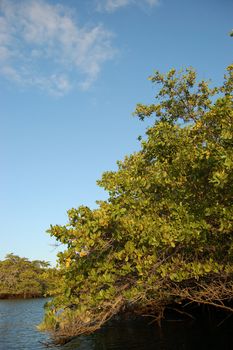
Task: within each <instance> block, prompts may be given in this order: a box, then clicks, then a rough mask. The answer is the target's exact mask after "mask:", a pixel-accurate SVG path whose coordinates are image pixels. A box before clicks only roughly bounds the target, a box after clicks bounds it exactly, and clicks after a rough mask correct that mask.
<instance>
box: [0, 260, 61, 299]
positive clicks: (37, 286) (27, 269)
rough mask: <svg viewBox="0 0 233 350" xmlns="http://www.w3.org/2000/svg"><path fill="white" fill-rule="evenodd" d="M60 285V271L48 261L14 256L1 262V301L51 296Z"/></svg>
mask: <svg viewBox="0 0 233 350" xmlns="http://www.w3.org/2000/svg"><path fill="white" fill-rule="evenodd" d="M58 285H59V276H58V271H57V270H56V269H55V268H52V267H50V264H49V263H48V262H46V261H41V260H33V261H30V260H28V259H27V258H22V257H19V256H17V255H14V254H8V255H7V256H6V257H5V259H4V260H2V261H0V299H13V298H38V297H46V296H51V295H54V294H56V292H57V289H58Z"/></svg>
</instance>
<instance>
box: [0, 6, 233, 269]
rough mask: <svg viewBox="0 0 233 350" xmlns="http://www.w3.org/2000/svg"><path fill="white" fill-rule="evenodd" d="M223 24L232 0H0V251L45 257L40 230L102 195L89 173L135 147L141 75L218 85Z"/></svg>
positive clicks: (146, 91) (146, 98)
mask: <svg viewBox="0 0 233 350" xmlns="http://www.w3.org/2000/svg"><path fill="white" fill-rule="evenodd" d="M232 28H233V2H232V0H221V1H220V0H218V1H217V0H205V1H203V0H195V1H194V0H159V1H158V0H140V1H139V0H85V1H84V0H66V1H55V0H41V1H40V0H25V1H24V0H20V1H16V0H15V1H14V0H0V96H1V112H0V122H1V129H0V130H1V137H0V159H1V163H0V164H1V172H0V187H1V196H0V212H1V223H0V227H1V231H0V259H3V258H4V256H5V255H6V254H7V253H9V252H13V253H15V254H18V255H20V256H25V257H28V258H29V259H43V260H48V261H51V262H52V263H53V264H54V263H55V261H56V254H57V253H58V251H59V248H57V249H55V248H54V247H53V244H54V243H55V241H54V240H53V239H51V238H50V237H49V235H48V234H46V233H45V231H46V229H48V228H49V226H50V224H65V223H66V222H67V216H66V210H68V209H70V208H72V207H78V206H79V205H82V204H83V205H88V206H90V207H91V208H94V207H95V201H96V200H98V199H104V198H106V195H107V194H106V193H105V192H104V191H103V190H102V189H100V188H98V187H97V185H96V180H97V179H99V178H100V177H101V174H102V173H103V172H104V171H106V170H113V169H116V168H117V167H116V161H117V160H120V159H123V157H124V156H125V155H126V154H129V153H132V152H134V151H136V150H138V149H139V147H140V144H139V142H138V141H137V137H138V135H140V134H143V133H144V131H145V128H146V123H141V122H139V121H138V120H137V119H136V118H133V117H132V112H133V111H134V108H135V105H136V103H138V102H141V103H150V102H152V101H153V96H154V95H155V90H154V87H153V86H152V85H151V83H150V82H149V81H148V79H147V78H148V76H149V75H151V74H153V71H154V70H156V69H158V70H161V71H162V72H166V71H167V70H168V69H170V68H172V67H175V68H178V69H180V68H182V67H183V68H184V67H187V66H193V67H194V68H195V69H196V70H197V71H198V74H199V77H200V78H201V79H202V78H204V79H208V78H211V79H212V80H213V82H214V84H220V83H221V81H222V77H223V74H224V71H225V68H226V66H227V65H229V64H230V63H231V62H232V57H233V55H232V54H233V39H232V38H230V36H229V35H228V34H229V32H230V31H231V29H232Z"/></svg>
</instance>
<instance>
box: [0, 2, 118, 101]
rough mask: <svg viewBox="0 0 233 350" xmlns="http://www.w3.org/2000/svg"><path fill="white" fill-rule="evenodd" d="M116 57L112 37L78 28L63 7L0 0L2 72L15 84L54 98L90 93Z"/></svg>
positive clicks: (103, 31)
mask: <svg viewBox="0 0 233 350" xmlns="http://www.w3.org/2000/svg"><path fill="white" fill-rule="evenodd" d="M114 55H115V50H114V48H113V46H112V34H111V33H110V32H109V31H108V30H106V29H105V28H104V27H103V26H101V25H97V26H93V27H91V28H90V27H85V26H80V25H78V24H77V20H75V16H74V14H73V13H72V10H70V9H69V8H67V7H65V6H61V5H52V4H49V3H48V2H45V1H44V0H22V1H19V2H17V1H14V0H1V1H0V74H1V75H2V76H4V77H5V78H7V79H9V80H11V81H14V82H16V83H18V84H21V85H23V86H36V87H38V88H40V89H42V90H46V91H48V92H50V93H52V94H55V95H64V94H65V93H67V92H69V91H70V90H71V89H72V88H73V87H74V86H76V85H78V86H79V87H80V88H82V89H88V88H89V87H90V86H91V84H92V83H93V82H94V81H95V79H96V78H97V76H98V74H99V72H100V70H101V68H102V65H103V64H104V62H106V61H107V60H109V59H111V58H113V57H114Z"/></svg>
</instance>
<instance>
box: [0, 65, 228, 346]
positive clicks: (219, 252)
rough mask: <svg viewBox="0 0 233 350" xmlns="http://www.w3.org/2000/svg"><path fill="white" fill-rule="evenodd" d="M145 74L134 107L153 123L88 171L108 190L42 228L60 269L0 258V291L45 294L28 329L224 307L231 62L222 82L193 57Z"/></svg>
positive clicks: (93, 326)
mask: <svg viewBox="0 0 233 350" xmlns="http://www.w3.org/2000/svg"><path fill="white" fill-rule="evenodd" d="M150 80H151V82H152V83H153V84H154V85H156V87H157V90H156V91H157V95H156V101H155V102H154V103H152V104H150V105H143V104H138V105H137V107H136V111H135V116H137V117H138V118H139V119H140V120H142V121H143V120H144V119H145V118H149V117H150V118H152V117H153V118H154V124H153V125H152V126H151V127H149V128H148V129H147V131H146V138H145V139H142V138H141V137H139V140H140V141H141V149H140V150H139V151H138V152H135V153H133V154H131V155H129V156H126V157H125V159H124V160H123V161H119V162H118V163H117V164H118V170H117V171H109V172H105V173H104V174H103V175H102V178H101V179H100V180H99V181H98V182H97V183H98V185H99V186H101V187H103V188H104V189H105V190H106V191H107V192H108V199H107V200H105V201H98V202H97V204H98V207H97V208H96V209H93V210H92V209H90V208H88V207H86V206H80V207H79V208H77V209H75V208H72V209H70V210H68V223H67V224H65V225H63V226H61V225H53V226H51V227H50V229H49V230H48V233H49V234H50V235H51V236H53V237H55V238H56V239H57V241H59V242H60V243H62V244H63V245H66V250H64V251H63V252H60V253H59V254H58V269H52V268H50V267H49V265H48V263H46V262H42V261H32V262H29V261H28V260H27V259H26V258H19V257H17V256H14V255H13V254H9V255H8V256H7V257H6V259H5V260H4V261H1V262H0V294H1V293H2V294H8V295H10V294H17V295H22V293H23V295H29V294H30V295H37V293H38V292H39V294H40V295H43V296H54V297H53V298H52V300H51V301H49V302H48V303H46V305H45V316H44V320H43V322H42V323H41V324H40V325H39V327H38V328H39V329H40V330H42V331H49V332H50V334H51V337H52V339H53V341H54V342H55V343H59V344H63V343H66V342H69V341H70V340H72V339H73V338H74V337H76V336H79V335H81V334H90V333H92V332H94V331H96V330H98V329H99V328H101V327H102V326H103V325H104V324H106V323H107V322H108V321H109V320H113V319H114V318H116V317H118V316H121V315H122V316H124V315H125V316H127V317H128V316H129V317H130V316H135V315H136V316H148V317H151V318H152V320H153V322H158V324H161V321H162V320H163V318H164V316H165V313H166V311H167V310H168V309H169V308H172V309H173V310H175V311H176V312H178V313H180V314H183V315H184V316H186V317H189V318H192V317H193V316H192V309H193V308H194V309H195V307H196V306H199V305H202V306H203V307H205V308H208V309H211V308H214V309H216V310H220V311H221V312H224V313H226V314H227V316H226V318H227V317H229V315H232V313H233V205H232V204H233V203H232V198H233V96H232V90H233V65H231V66H229V67H228V68H227V73H226V75H225V76H224V81H223V84H222V86H220V87H213V88H210V86H209V83H208V82H206V81H200V82H198V81H197V76H196V73H195V71H194V70H193V69H191V68H189V69H186V70H185V71H176V70H175V69H171V70H170V71H169V72H168V73H167V74H161V73H160V72H155V73H154V75H153V76H152V77H151V78H150Z"/></svg>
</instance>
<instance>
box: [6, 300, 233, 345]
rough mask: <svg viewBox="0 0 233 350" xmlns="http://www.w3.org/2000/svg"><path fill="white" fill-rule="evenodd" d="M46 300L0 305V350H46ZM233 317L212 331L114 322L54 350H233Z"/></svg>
mask: <svg viewBox="0 0 233 350" xmlns="http://www.w3.org/2000/svg"><path fill="white" fill-rule="evenodd" d="M44 302H45V300H44V299H30V300H1V301H0V350H42V349H46V347H45V345H43V344H42V343H43V342H44V341H46V340H48V338H47V335H46V334H45V333H41V332H38V331H37V330H36V325H37V324H38V323H39V322H40V321H41V319H42V317H43V305H44ZM232 318H233V317H230V318H229V319H228V320H227V322H224V323H223V324H222V325H220V326H217V323H216V324H215V326H213V325H212V326H211V327H210V323H211V322H210V321H209V320H202V321H199V322H194V321H190V320H189V321H181V320H180V321H178V320H176V321H175V320H172V319H170V320H168V321H166V322H164V323H163V327H162V330H160V329H159V328H158V327H157V326H156V325H155V324H154V323H153V324H150V325H149V324H148V323H149V322H150V321H151V319H149V318H147V319H144V320H143V321H142V320H134V321H119V322H117V323H116V322H112V323H110V324H108V326H106V327H104V328H103V329H102V330H100V331H98V332H96V333H95V334H94V335H90V336H85V337H84V336H82V337H79V338H78V339H76V340H74V341H73V342H70V343H68V344H66V345H64V346H61V347H56V346H54V347H52V348H50V349H51V350H57V349H60V350H76V349H79V350H152V349H153V350H194V349H195V350H196V349H198V350H202V349H203V350H207V349H211V350H215V349H216V350H217V349H218V350H219V349H221V350H232V349H233V327H232V326H233V320H232Z"/></svg>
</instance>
